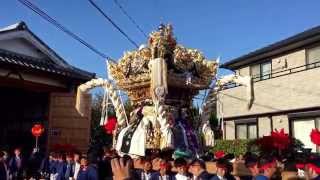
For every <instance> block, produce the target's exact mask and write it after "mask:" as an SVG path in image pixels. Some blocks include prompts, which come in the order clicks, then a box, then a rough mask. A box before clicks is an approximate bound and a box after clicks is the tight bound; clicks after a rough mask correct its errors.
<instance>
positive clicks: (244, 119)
mask: <svg viewBox="0 0 320 180" xmlns="http://www.w3.org/2000/svg"><path fill="white" fill-rule="evenodd" d="M221 67H222V68H226V69H229V70H232V71H234V73H235V74H237V75H241V76H251V77H252V78H253V87H254V102H253V105H252V107H251V108H250V109H248V108H247V105H246V103H247V102H246V93H245V92H246V90H245V87H244V86H237V85H236V86H229V87H228V88H225V89H224V90H222V91H220V92H219V93H220V96H219V98H220V101H221V102H222V105H223V117H224V122H225V125H224V132H225V133H224V135H225V137H224V138H225V139H250V138H257V137H262V136H263V135H268V134H269V133H270V132H271V130H274V129H278V130H279V129H281V128H284V130H285V132H287V133H289V134H290V135H291V136H293V137H295V138H297V139H299V140H301V141H302V142H303V143H304V144H305V146H306V148H311V149H312V150H313V151H316V146H315V145H314V144H313V143H311V140H310V137H309V135H310V132H311V130H312V129H313V128H320V123H319V122H320V95H319V91H320V83H319V82H320V69H319V67H320V26H318V27H315V28H312V29H309V30H306V31H304V32H302V33H299V34H297V35H294V36H292V37H289V38H287V39H284V40H281V41H279V42H276V43H274V44H271V45H269V46H266V47H263V48H261V49H258V50H256V51H253V52H250V53H248V54H246V55H244V56H241V57H238V58H235V59H233V60H230V61H228V62H226V63H225V64H222V65H221Z"/></svg>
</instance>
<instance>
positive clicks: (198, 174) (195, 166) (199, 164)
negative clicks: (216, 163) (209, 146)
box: [189, 159, 211, 180]
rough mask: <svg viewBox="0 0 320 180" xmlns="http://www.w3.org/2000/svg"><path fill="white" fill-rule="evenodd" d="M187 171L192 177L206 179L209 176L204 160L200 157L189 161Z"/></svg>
mask: <svg viewBox="0 0 320 180" xmlns="http://www.w3.org/2000/svg"><path fill="white" fill-rule="evenodd" d="M189 172H190V173H191V174H192V175H193V177H192V179H197V180H207V179H210V178H211V175H210V174H209V173H208V172H207V170H206V164H205V162H204V161H203V160H200V159H195V160H193V161H192V162H191V163H190V166H189Z"/></svg>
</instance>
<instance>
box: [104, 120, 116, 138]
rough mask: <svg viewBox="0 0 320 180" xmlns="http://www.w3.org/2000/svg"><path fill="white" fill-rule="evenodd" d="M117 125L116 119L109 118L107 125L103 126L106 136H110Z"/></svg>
mask: <svg viewBox="0 0 320 180" xmlns="http://www.w3.org/2000/svg"><path fill="white" fill-rule="evenodd" d="M116 125H117V118H115V117H109V118H108V120H107V123H106V124H105V125H104V129H105V131H106V133H107V134H112V132H113V131H114V130H115V128H116Z"/></svg>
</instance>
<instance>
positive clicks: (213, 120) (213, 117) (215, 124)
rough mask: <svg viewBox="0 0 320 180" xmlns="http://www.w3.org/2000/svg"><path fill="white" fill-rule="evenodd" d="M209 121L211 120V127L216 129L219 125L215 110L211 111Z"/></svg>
mask: <svg viewBox="0 0 320 180" xmlns="http://www.w3.org/2000/svg"><path fill="white" fill-rule="evenodd" d="M209 122H210V126H211V129H215V128H217V127H218V124H219V120H218V118H217V116H216V114H215V113H214V112H211V114H210V117H209Z"/></svg>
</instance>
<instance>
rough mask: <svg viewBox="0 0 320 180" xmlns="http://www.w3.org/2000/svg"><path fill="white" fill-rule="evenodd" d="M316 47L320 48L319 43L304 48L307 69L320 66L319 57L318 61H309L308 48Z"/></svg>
mask: <svg viewBox="0 0 320 180" xmlns="http://www.w3.org/2000/svg"><path fill="white" fill-rule="evenodd" d="M316 48H319V50H320V44H316V45H313V46H310V47H308V48H306V49H305V51H306V52H305V58H306V65H307V66H306V68H307V69H310V68H315V67H319V66H320V57H319V60H318V61H315V62H313V63H310V60H309V53H310V50H312V49H316Z"/></svg>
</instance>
